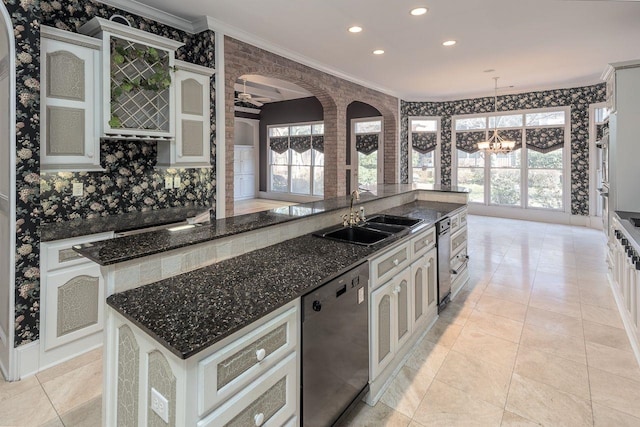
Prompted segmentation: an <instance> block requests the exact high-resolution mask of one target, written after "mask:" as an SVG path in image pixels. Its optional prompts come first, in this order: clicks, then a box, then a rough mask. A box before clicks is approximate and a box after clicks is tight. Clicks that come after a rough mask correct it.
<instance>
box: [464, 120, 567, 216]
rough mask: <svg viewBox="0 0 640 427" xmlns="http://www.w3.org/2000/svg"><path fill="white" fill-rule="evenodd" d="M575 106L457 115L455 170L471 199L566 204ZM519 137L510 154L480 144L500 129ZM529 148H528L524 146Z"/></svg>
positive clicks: (541, 206) (506, 136)
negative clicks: (571, 118)
mask: <svg viewBox="0 0 640 427" xmlns="http://www.w3.org/2000/svg"><path fill="white" fill-rule="evenodd" d="M568 116H569V109H568V108H562V109H554V110H552V109H549V110H535V111H531V110H529V111H526V112H522V113H520V112H510V113H509V114H504V113H502V114H487V115H483V116H474V117H464V116H462V117H454V119H453V121H454V123H453V128H454V129H455V130H454V132H453V140H454V141H455V146H456V150H455V154H456V158H455V163H454V171H455V174H456V177H455V181H456V182H457V185H459V186H462V187H466V188H469V189H470V190H471V194H470V195H469V201H470V202H473V203H480V204H485V205H493V206H511V207H521V208H536V209H553V210H563V209H565V201H564V200H565V194H566V193H567V190H568V188H567V187H568V182H567V181H566V179H565V178H566V172H565V169H566V168H567V163H568V160H567V154H566V152H567V150H568V149H569V147H568V144H566V143H565V139H566V137H568V135H569V132H570V129H569V123H567V120H566V118H567V117H568ZM496 127H497V128H498V133H499V134H500V136H501V137H502V138H504V139H508V140H514V141H516V148H515V149H514V150H513V151H512V152H510V153H503V154H490V155H485V154H484V153H482V152H480V151H478V149H477V143H478V142H480V141H484V140H486V139H487V138H488V137H490V136H491V133H492V132H493V130H494V129H495V128H496ZM523 147H524V148H523Z"/></svg>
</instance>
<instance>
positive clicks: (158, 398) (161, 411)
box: [151, 387, 169, 424]
mask: <svg viewBox="0 0 640 427" xmlns="http://www.w3.org/2000/svg"><path fill="white" fill-rule="evenodd" d="M151 410H152V411H153V412H155V413H156V414H158V416H159V417H160V418H162V421H164V422H165V423H167V424H168V423H169V401H168V400H167V398H166V397H164V396H163V395H161V394H160V392H159V391H158V390H156V389H155V388H153V387H151Z"/></svg>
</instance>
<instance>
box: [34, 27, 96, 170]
mask: <svg viewBox="0 0 640 427" xmlns="http://www.w3.org/2000/svg"><path fill="white" fill-rule="evenodd" d="M40 34H41V37H42V40H41V44H40V49H41V58H42V61H41V68H40V72H41V76H40V82H41V83H40V84H41V98H42V102H41V111H40V117H41V129H42V132H41V137H40V138H41V150H40V162H41V168H42V169H43V170H45V171H46V170H57V171H63V170H100V138H99V130H98V129H97V123H99V117H98V112H97V110H96V108H94V105H95V102H96V100H97V98H98V94H99V93H100V86H99V84H100V67H99V64H100V49H101V47H102V44H101V43H100V42H99V41H97V40H95V39H93V38H91V37H85V36H81V35H78V34H72V33H69V32H67V31H62V30H59V29H57V28H51V27H46V26H42V27H41V30H40Z"/></svg>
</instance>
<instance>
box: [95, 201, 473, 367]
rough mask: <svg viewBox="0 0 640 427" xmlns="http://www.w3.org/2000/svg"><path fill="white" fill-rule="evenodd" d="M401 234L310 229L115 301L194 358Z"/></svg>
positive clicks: (429, 218) (448, 207)
mask: <svg viewBox="0 0 640 427" xmlns="http://www.w3.org/2000/svg"><path fill="white" fill-rule="evenodd" d="M463 207H464V205H460V204H453V203H436V202H426V201H415V202H412V203H409V204H406V205H404V206H399V207H396V208H393V209H390V210H387V211H384V213H390V214H395V215H406V216H412V217H418V218H422V219H425V220H426V221H425V222H426V224H427V225H429V224H433V223H434V222H436V221H437V220H438V219H439V218H441V217H443V216H445V215H447V214H450V213H452V212H454V211H456V210H459V209H461V208H463ZM422 229H424V227H420V229H418V230H416V231H415V232H416V233H417V232H419V230H422ZM397 240H398V239H392V240H388V241H384V242H381V243H379V244H377V245H374V246H371V247H365V246H359V245H353V244H350V243H342V242H336V241H332V240H328V239H322V238H319V237H314V236H312V235H310V234H309V235H305V236H301V237H297V238H294V239H291V240H287V241H285V242H282V243H278V244H276V245H273V246H269V247H267V248H264V249H259V250H256V251H253V252H249V253H246V254H243V255H240V256H238V257H235V258H231V259H228V260H225V261H221V262H219V263H217V264H213V265H211V266H208V267H204V268H201V269H198V270H195V271H192V272H189V273H184V274H181V275H178V276H175V277H171V278H169V279H165V280H162V281H159V282H156V283H152V284H149V285H146V286H141V287H139V288H135V289H131V290H128V291H125V292H121V293H118V294H114V295H112V296H110V297H109V298H108V299H107V303H108V304H109V305H110V306H111V307H113V308H114V309H115V310H117V311H118V312H119V313H121V314H122V315H124V316H125V317H126V318H127V319H129V320H130V321H132V322H133V323H134V324H136V325H137V326H139V327H140V328H142V330H144V331H145V332H147V333H148V334H149V335H150V336H152V337H153V338H154V339H155V340H157V341H158V342H159V343H161V344H162V345H163V346H165V347H166V348H167V349H169V350H170V351H171V352H173V353H174V354H176V355H177V356H178V357H180V358H183V359H187V358H189V357H191V356H193V355H194V354H196V353H198V352H200V351H202V350H204V349H206V348H207V347H210V346H211V345H213V344H215V343H216V342H218V341H220V340H221V339H223V338H225V337H227V336H229V335H231V334H232V333H234V332H236V331H238V330H240V329H242V328H244V327H245V326H247V325H249V324H251V323H253V322H254V321H256V320H258V319H260V318H261V317H263V316H265V315H267V314H268V313H270V312H272V311H274V310H276V309H278V308H280V307H282V306H283V305H285V304H287V303H289V302H291V301H293V300H295V299H296V298H298V297H300V296H302V295H304V294H306V293H308V292H310V291H312V290H313V289H314V288H316V287H318V286H320V285H321V284H323V283H326V282H327V281H329V280H331V279H333V278H334V277H337V276H338V275H340V274H342V273H344V272H346V271H348V270H349V269H351V268H353V267H355V266H356V265H358V264H360V263H362V262H363V261H365V259H366V258H368V257H369V256H371V255H373V254H374V253H375V252H378V251H380V250H382V249H383V248H385V247H386V246H388V245H391V244H393V243H394V242H396V241H397Z"/></svg>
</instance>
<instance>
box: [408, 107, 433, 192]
mask: <svg viewBox="0 0 640 427" xmlns="http://www.w3.org/2000/svg"><path fill="white" fill-rule="evenodd" d="M409 129H410V133H409V141H410V142H409V146H410V151H409V155H410V158H411V170H410V173H411V182H414V183H417V184H435V183H436V182H438V181H439V178H438V172H439V171H438V166H439V165H438V164H437V161H438V160H439V159H440V120H439V119H438V118H429V117H410V118H409Z"/></svg>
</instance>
